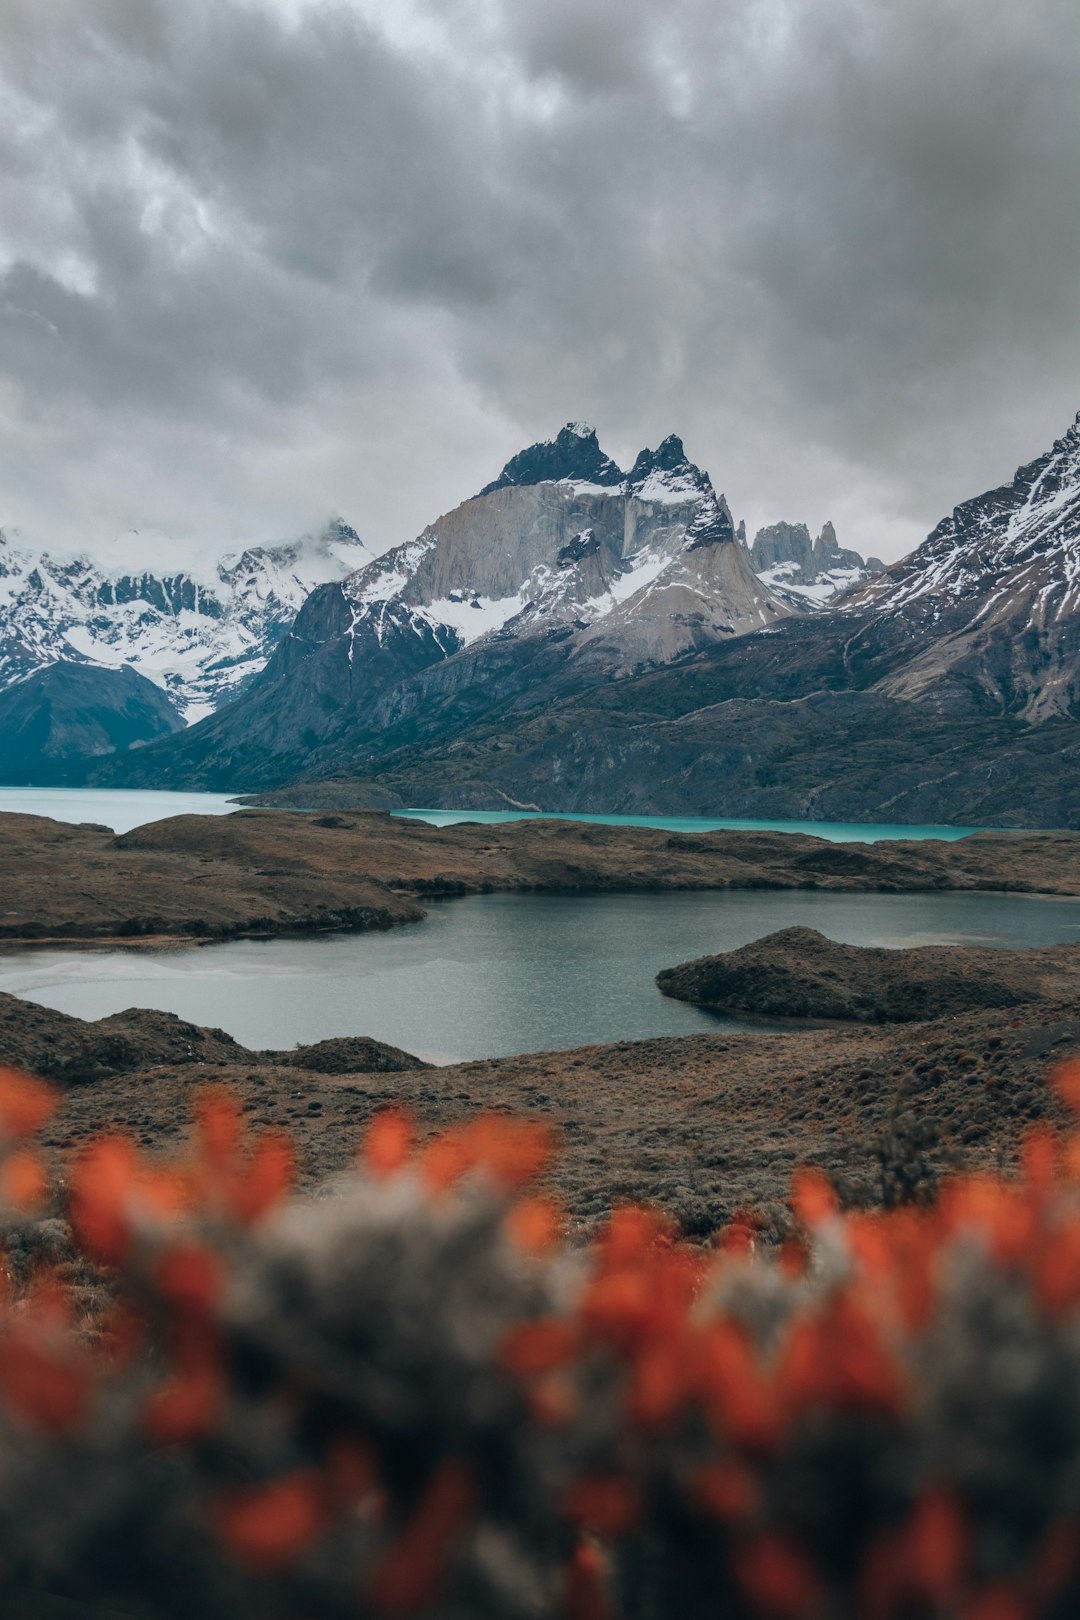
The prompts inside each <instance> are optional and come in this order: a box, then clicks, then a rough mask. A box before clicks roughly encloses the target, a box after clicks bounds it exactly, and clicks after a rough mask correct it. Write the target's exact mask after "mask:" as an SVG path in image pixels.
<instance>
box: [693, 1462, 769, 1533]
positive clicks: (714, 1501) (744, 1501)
mask: <svg viewBox="0 0 1080 1620" xmlns="http://www.w3.org/2000/svg"><path fill="white" fill-rule="evenodd" d="M689 1489H690V1495H691V1497H692V1498H693V1500H694V1501H695V1502H696V1503H697V1504H698V1506H699V1507H701V1508H703V1509H704V1511H705V1512H706V1513H713V1514H715V1515H716V1517H717V1518H718V1519H745V1518H749V1516H750V1514H751V1513H755V1512H756V1511H757V1509H758V1506H759V1505H760V1502H761V1488H760V1486H759V1485H758V1482H757V1480H756V1479H755V1478H754V1475H753V1474H752V1473H751V1472H750V1470H749V1469H748V1468H744V1467H743V1466H742V1464H741V1463H737V1462H726V1463H709V1464H707V1465H706V1466H705V1467H704V1468H699V1469H698V1471H697V1473H696V1474H694V1476H693V1478H692V1479H691V1481H690V1486H689Z"/></svg>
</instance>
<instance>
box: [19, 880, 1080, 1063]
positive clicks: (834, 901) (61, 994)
mask: <svg viewBox="0 0 1080 1620" xmlns="http://www.w3.org/2000/svg"><path fill="white" fill-rule="evenodd" d="M793 923H803V924H805V925H807V926H809V927H812V928H818V929H820V930H821V932H822V933H824V934H827V935H829V936H830V937H831V938H832V939H838V940H844V941H847V942H848V943H851V944H857V945H892V946H902V945H917V944H930V943H933V942H957V941H972V942H979V943H982V944H990V945H1017V946H1030V945H1044V944H1052V943H1056V942H1059V941H1065V940H1076V939H1080V899H1078V900H1072V899H1050V898H1046V899H1043V898H1034V897H1030V896H1026V895H998V894H969V893H962V894H941V893H936V894H905V895H874V894H835V893H828V894H825V893H813V892H808V891H787V892H784V891H762V890H726V891H725V890H720V891H714V892H709V893H659V894H627V895H591V896H578V895H572V896H561V895H560V896H545V895H515V894H493V895H476V896H472V897H469V898H466V899H460V900H449V901H443V902H441V903H439V904H436V905H433V906H432V907H431V908H430V911H429V914H428V917H427V919H426V921H424V922H422V923H419V924H412V925H409V926H407V927H404V928H398V929H394V930H393V931H392V932H390V933H387V934H353V935H336V936H333V937H324V938H319V939H280V940H269V941H252V940H237V941H232V942H229V943H227V944H223V945H210V946H204V947H200V948H196V949H173V950H166V951H145V950H143V951H140V950H128V951H101V952H98V951H35V952H20V953H19V954H18V955H0V990H7V991H10V992H12V993H13V994H15V995H19V996H25V997H28V998H29V999H30V1000H32V1001H39V1002H42V1003H44V1004H45V1005H46V1006H50V1007H57V1008H60V1009H61V1010H62V1011H63V1012H69V1013H75V1014H77V1015H78V1016H79V1017H81V1018H99V1017H101V1016H103V1015H104V1014H106V1013H110V1012H119V1011H120V1010H122V1009H123V1008H125V1007H133V1006H136V1007H160V1008H164V1009H166V1010H167V1011H170V1012H175V1013H178V1014H179V1015H180V1016H181V1017H182V1018H187V1019H190V1020H191V1021H192V1022H193V1023H197V1024H209V1025H214V1026H217V1027H220V1028H223V1029H226V1030H228V1031H229V1033H230V1034H231V1035H234V1036H235V1037H236V1038H237V1039H238V1040H240V1041H242V1042H243V1043H244V1044H245V1045H247V1046H255V1047H262V1046H268V1047H288V1046H292V1045H294V1044H296V1043H297V1042H308V1041H316V1040H322V1039H324V1038H326V1037H329V1036H336V1035H359V1034H364V1035H372V1036H375V1037H376V1038H377V1039H378V1040H383V1041H391V1042H393V1043H394V1044H395V1045H397V1046H403V1047H405V1048H406V1049H407V1050H409V1051H413V1052H416V1053H418V1054H420V1055H421V1056H424V1057H428V1058H432V1059H434V1060H435V1061H451V1060H454V1059H466V1058H481V1057H497V1056H503V1055H506V1054H509V1053H514V1052H530V1051H540V1050H554V1049H558V1048H560V1047H570V1046H581V1045H586V1044H589V1043H591V1042H598V1041H619V1040H638V1039H641V1038H644V1037H647V1036H652V1035H685V1034H690V1033H693V1032H695V1031H700V1030H716V1029H717V1028H719V1027H721V1026H723V1025H726V1026H727V1027H729V1028H733V1027H734V1028H745V1027H748V1026H746V1025H742V1024H738V1023H737V1022H735V1021H732V1020H725V1019H722V1018H720V1017H718V1016H717V1015H714V1014H711V1013H708V1012H705V1011H702V1010H701V1009H698V1008H694V1007H688V1006H686V1005H684V1004H683V1003H682V1002H677V1001H671V1000H668V999H666V998H665V997H663V996H661V995H660V993H659V991H658V990H657V989H656V986H655V984H654V983H653V976H654V975H655V974H656V972H657V971H658V970H659V969H660V968H662V967H670V966H673V965H674V964H675V963H676V962H681V961H685V960H686V959H687V958H688V957H693V956H700V955H703V954H704V953H705V952H709V951H722V950H730V949H732V948H733V947H735V946H737V945H742V944H745V943H746V942H747V941H748V940H752V939H757V938H759V937H760V936H761V935H762V934H767V933H770V932H771V931H772V930H773V929H776V928H784V927H788V926H789V925H791V924H793Z"/></svg>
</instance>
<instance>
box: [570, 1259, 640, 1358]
mask: <svg viewBox="0 0 1080 1620" xmlns="http://www.w3.org/2000/svg"><path fill="white" fill-rule="evenodd" d="M580 1315H581V1321H582V1324H583V1326H584V1327H585V1329H586V1331H587V1332H588V1333H589V1334H590V1335H592V1336H593V1337H594V1338H597V1339H601V1340H604V1341H606V1342H607V1343H608V1344H610V1345H612V1346H613V1347H614V1348H615V1349H617V1350H622V1351H626V1350H628V1349H629V1348H630V1347H631V1346H632V1345H634V1344H636V1343H639V1342H640V1341H641V1340H642V1339H643V1338H645V1337H647V1336H648V1334H649V1332H650V1330H651V1329H652V1328H653V1327H654V1325H655V1323H656V1296H655V1294H654V1292H653V1289H652V1286H651V1278H650V1277H649V1275H648V1273H647V1272H645V1271H614V1272H608V1273H606V1274H605V1273H602V1274H601V1275H600V1276H599V1277H594V1278H593V1280H592V1282H591V1283H590V1284H589V1287H588V1289H587V1291H586V1293H585V1297H584V1298H583V1300H582V1301H581V1306H580Z"/></svg>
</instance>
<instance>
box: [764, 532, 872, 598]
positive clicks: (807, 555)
mask: <svg viewBox="0 0 1080 1620" xmlns="http://www.w3.org/2000/svg"><path fill="white" fill-rule="evenodd" d="M750 561H751V562H752V563H753V566H754V571H755V573H756V574H757V575H758V576H759V578H760V579H762V580H763V581H764V582H765V584H766V585H768V587H769V589H770V590H771V591H773V592H774V594H775V595H777V596H779V597H780V598H781V599H782V600H783V601H786V602H788V603H790V605H791V606H792V607H794V608H796V609H799V610H801V611H802V612H806V611H807V609H809V608H820V607H824V606H825V605H826V604H827V603H829V602H831V601H833V600H834V599H835V598H836V597H838V596H840V595H841V594H842V593H843V592H844V591H847V590H850V589H851V588H852V586H854V585H858V584H861V583H862V582H863V581H864V580H866V579H871V578H873V577H874V576H875V575H877V574H883V573H884V572H885V564H884V563H883V562H882V561H881V560H880V558H878V557H867V558H866V559H865V560H864V559H863V558H862V557H860V555H859V553H858V552H857V551H849V550H846V549H844V548H843V547H842V546H840V545H839V544H838V543H837V539H836V530H835V529H834V528H833V526H832V524H831V523H826V524H824V525H823V527H822V530H821V533H820V534H819V535H818V537H817V539H816V540H811V538H810V530H809V529H808V528H807V526H806V524H805V523H771V524H770V525H769V526H768V528H765V529H759V530H758V532H757V534H756V535H755V536H754V540H753V544H752V545H751V547H750Z"/></svg>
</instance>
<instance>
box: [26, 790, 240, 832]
mask: <svg viewBox="0 0 1080 1620" xmlns="http://www.w3.org/2000/svg"><path fill="white" fill-rule="evenodd" d="M241 808H242V807H241V806H240V805H238V804H237V803H236V802H235V801H234V800H233V799H231V798H230V797H229V795H228V794H227V793H155V792H150V791H148V792H145V793H141V792H136V791H134V790H133V789H128V788H36V787H26V788H12V787H0V812H2V811H5V810H17V811H18V812H19V813H20V814H21V815H24V816H51V817H52V819H53V820H54V821H96V822H98V823H100V825H101V826H103V827H111V828H112V830H113V832H116V833H125V832H130V831H131V829H132V827H142V826H145V824H146V823H147V822H148V821H164V820H165V818H166V816H227V815H228V814H229V813H230V811H233V810H239V809H241Z"/></svg>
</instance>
